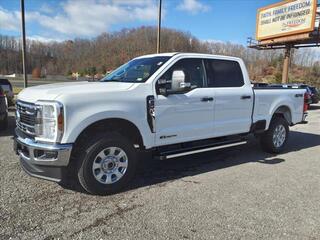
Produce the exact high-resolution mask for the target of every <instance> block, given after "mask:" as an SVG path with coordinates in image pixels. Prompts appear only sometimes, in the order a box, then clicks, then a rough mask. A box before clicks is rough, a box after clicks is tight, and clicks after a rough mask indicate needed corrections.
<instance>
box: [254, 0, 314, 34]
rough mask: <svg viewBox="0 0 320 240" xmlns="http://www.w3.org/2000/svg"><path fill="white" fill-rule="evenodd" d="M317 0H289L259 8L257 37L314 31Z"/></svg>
mask: <svg viewBox="0 0 320 240" xmlns="http://www.w3.org/2000/svg"><path fill="white" fill-rule="evenodd" d="M316 10H317V0H294V1H293V0H288V1H283V2H280V3H275V4H272V5H270V6H267V7H263V8H260V9H258V13H257V28H256V39H257V40H265V39H272V38H277V37H283V36H289V35H294V34H298V33H306V32H312V31H313V30H314V27H315V18H316Z"/></svg>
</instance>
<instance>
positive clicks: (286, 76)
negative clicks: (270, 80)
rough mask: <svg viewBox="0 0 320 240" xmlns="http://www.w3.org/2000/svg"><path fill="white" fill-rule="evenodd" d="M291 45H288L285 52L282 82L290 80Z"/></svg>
mask: <svg viewBox="0 0 320 240" xmlns="http://www.w3.org/2000/svg"><path fill="white" fill-rule="evenodd" d="M290 55H291V46H290V45H287V48H286V49H285V53H284V60H283V69H282V83H283V84H286V83H288V82H289V66H290Z"/></svg>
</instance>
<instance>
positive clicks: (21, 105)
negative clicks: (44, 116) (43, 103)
mask: <svg viewBox="0 0 320 240" xmlns="http://www.w3.org/2000/svg"><path fill="white" fill-rule="evenodd" d="M16 107H17V113H16V114H17V115H16V123H17V127H18V128H19V129H20V130H21V131H23V132H24V133H26V134H28V135H31V136H34V135H35V124H36V116H37V108H36V106H35V105H34V104H32V103H26V102H21V101H18V102H17V106H16Z"/></svg>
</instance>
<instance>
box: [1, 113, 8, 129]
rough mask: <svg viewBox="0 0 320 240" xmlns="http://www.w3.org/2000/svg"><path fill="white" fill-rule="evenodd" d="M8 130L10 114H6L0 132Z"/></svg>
mask: <svg viewBox="0 0 320 240" xmlns="http://www.w3.org/2000/svg"><path fill="white" fill-rule="evenodd" d="M7 128H8V114H6V116H5V118H4V119H3V120H2V121H0V130H6V129H7Z"/></svg>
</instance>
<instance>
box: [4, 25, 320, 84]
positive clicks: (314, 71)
mask: <svg viewBox="0 0 320 240" xmlns="http://www.w3.org/2000/svg"><path fill="white" fill-rule="evenodd" d="M156 36H157V34H156V28H155V27H140V28H133V29H123V30H121V31H119V32H113V33H103V34H101V35H99V36H98V37H96V38H92V39H74V40H68V41H64V42H48V43H44V42H39V41H34V40H28V41H27V52H28V54H27V72H28V73H29V74H31V73H32V72H34V73H35V72H41V73H42V75H71V73H73V72H79V73H80V74H81V75H86V74H90V75H92V74H96V73H100V74H105V73H106V72H108V71H110V70H113V69H115V68H117V67H118V66H120V65H122V64H123V63H125V62H126V61H128V60H130V59H132V58H134V57H137V56H140V55H144V54H150V53H154V52H155V49H156ZM161 37H162V39H161V51H162V52H199V53H210V54H221V55H229V56H236V57H240V58H242V59H243V60H244V61H245V62H246V64H247V67H248V71H249V75H250V78H251V79H252V80H253V81H258V82H274V83H275V82H281V73H282V61H283V55H282V53H283V52H282V51H280V50H277V51H275V50H268V51H258V50H254V49H248V48H246V47H245V46H243V45H241V44H236V43H230V42H227V43H225V42H220V41H200V40H199V39H197V38H196V37H194V36H192V35H191V34H190V33H188V32H181V31H178V30H174V29H168V28H163V29H162V34H161ZM319 53H320V51H319V49H315V48H313V49H312V48H310V49H303V50H294V53H293V61H292V63H291V70H290V75H289V78H290V82H305V83H308V84H311V85H316V86H318V87H320V58H319ZM12 73H22V63H21V44H20V41H19V39H17V38H14V37H9V36H3V35H0V74H12Z"/></svg>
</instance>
